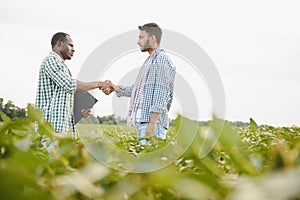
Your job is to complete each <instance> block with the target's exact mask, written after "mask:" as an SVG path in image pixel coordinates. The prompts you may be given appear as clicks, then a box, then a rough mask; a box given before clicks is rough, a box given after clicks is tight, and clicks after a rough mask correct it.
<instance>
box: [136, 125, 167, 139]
mask: <svg viewBox="0 0 300 200" xmlns="http://www.w3.org/2000/svg"><path fill="white" fill-rule="evenodd" d="M147 125H148V122H143V123H140V122H137V123H136V128H137V133H138V138H144V137H146V134H145V132H146V128H147ZM166 133H167V129H166V128H165V127H163V126H162V125H161V124H160V123H157V125H156V137H157V138H160V139H163V140H165V139H166V136H167V134H166ZM140 143H141V144H142V145H145V144H147V143H149V141H147V140H141V141H140Z"/></svg>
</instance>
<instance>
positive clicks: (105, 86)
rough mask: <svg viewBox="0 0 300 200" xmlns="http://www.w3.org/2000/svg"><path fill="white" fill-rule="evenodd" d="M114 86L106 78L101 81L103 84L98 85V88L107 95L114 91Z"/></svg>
mask: <svg viewBox="0 0 300 200" xmlns="http://www.w3.org/2000/svg"><path fill="white" fill-rule="evenodd" d="M114 87H115V85H114V84H113V83H112V82H111V81H110V80H106V81H104V82H103V85H102V86H100V87H99V89H100V90H102V92H103V93H104V94H106V95H109V94H110V93H112V92H113V91H115V89H114Z"/></svg>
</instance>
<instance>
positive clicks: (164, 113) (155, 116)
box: [102, 23, 176, 145]
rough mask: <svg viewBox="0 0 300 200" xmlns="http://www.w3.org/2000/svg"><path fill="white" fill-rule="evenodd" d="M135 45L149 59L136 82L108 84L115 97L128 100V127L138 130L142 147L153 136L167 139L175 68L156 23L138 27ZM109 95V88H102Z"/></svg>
mask: <svg viewBox="0 0 300 200" xmlns="http://www.w3.org/2000/svg"><path fill="white" fill-rule="evenodd" d="M138 28H139V30H140V32H139V38H138V41H137V44H138V45H139V46H140V49H141V51H142V52H148V53H149V57H148V58H147V59H146V60H145V62H144V64H143V66H142V67H141V69H140V71H139V73H138V76H137V78H136V81H135V83H134V84H133V85H132V86H127V87H126V86H117V85H115V84H113V83H112V82H111V81H109V80H108V81H107V83H109V84H110V86H111V87H112V88H113V90H114V91H115V92H116V93H117V96H118V97H121V96H127V97H131V99H130V106H129V113H128V124H129V125H135V126H136V127H137V132H138V137H139V138H147V139H146V140H141V144H143V145H144V144H146V143H148V139H149V138H150V137H151V136H152V135H155V136H156V137H157V138H161V139H166V131H167V129H168V126H169V120H168V111H169V109H170V106H171V103H172V99H173V88H174V78H175V73H176V68H175V66H174V64H173V63H172V61H171V60H170V58H169V57H168V56H167V55H166V52H165V51H164V50H163V49H161V48H160V41H161V36H162V30H161V28H160V27H159V26H158V25H157V24H155V23H148V24H145V25H143V26H139V27H138ZM102 90H103V92H109V91H108V90H110V88H103V89H102Z"/></svg>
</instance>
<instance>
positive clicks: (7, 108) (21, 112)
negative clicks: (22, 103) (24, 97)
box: [0, 98, 26, 121]
mask: <svg viewBox="0 0 300 200" xmlns="http://www.w3.org/2000/svg"><path fill="white" fill-rule="evenodd" d="M0 112H4V113H5V114H6V115H7V116H9V117H10V118H11V119H14V118H24V117H26V109H25V108H20V107H18V106H16V105H14V104H13V102H12V101H11V100H8V101H7V102H6V103H5V104H4V101H3V98H0ZM0 121H3V120H2V118H1V117H0Z"/></svg>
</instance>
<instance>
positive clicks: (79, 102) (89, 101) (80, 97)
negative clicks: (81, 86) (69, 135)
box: [73, 91, 98, 124]
mask: <svg viewBox="0 0 300 200" xmlns="http://www.w3.org/2000/svg"><path fill="white" fill-rule="evenodd" d="M97 101H98V100H97V99H96V98H95V97H94V96H93V95H91V94H90V93H89V92H78V91H76V92H75V94H74V109H73V112H74V119H75V124H77V123H78V122H79V121H80V120H81V118H82V117H83V116H82V114H81V110H83V109H91V108H92V107H93V106H94V105H95V104H96V103H97Z"/></svg>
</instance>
